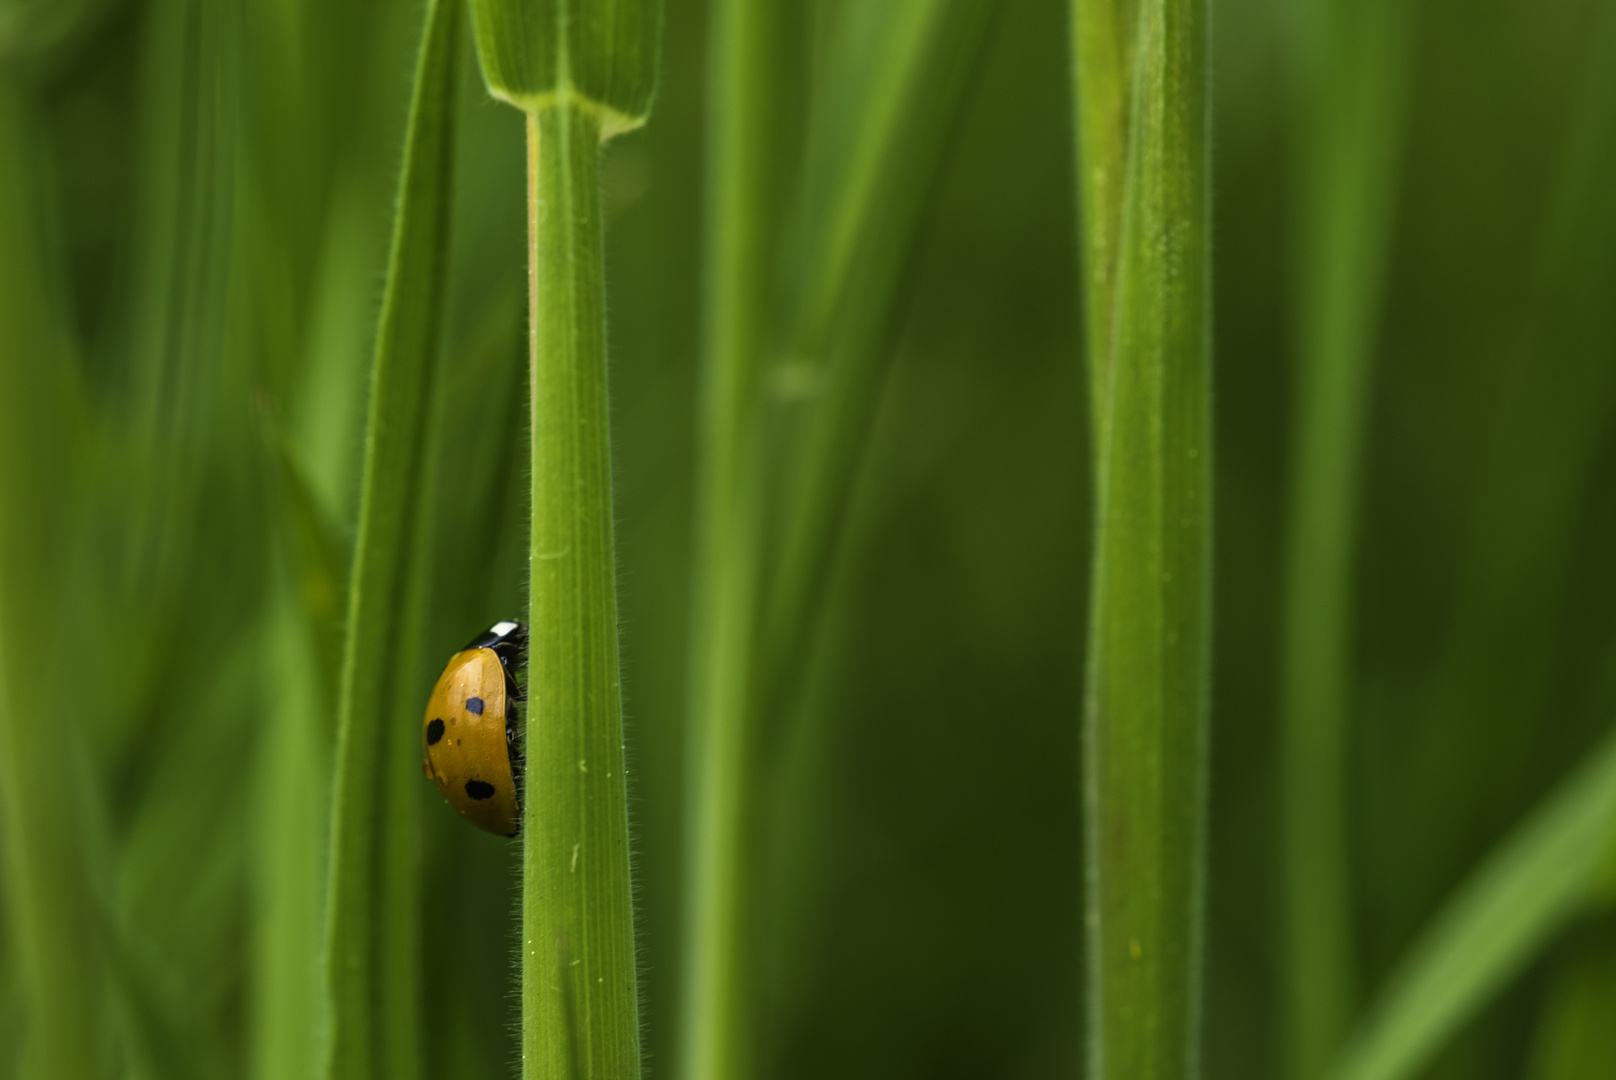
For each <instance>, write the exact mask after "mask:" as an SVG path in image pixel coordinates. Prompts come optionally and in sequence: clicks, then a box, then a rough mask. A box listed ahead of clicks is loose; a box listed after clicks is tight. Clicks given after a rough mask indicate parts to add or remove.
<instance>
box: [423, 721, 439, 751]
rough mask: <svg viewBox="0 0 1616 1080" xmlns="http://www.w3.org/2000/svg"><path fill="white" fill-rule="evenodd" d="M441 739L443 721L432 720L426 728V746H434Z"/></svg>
mask: <svg viewBox="0 0 1616 1080" xmlns="http://www.w3.org/2000/svg"><path fill="white" fill-rule="evenodd" d="M441 738H443V721H442V720H434V721H432V722H431V723H430V724H428V725H427V726H426V744H427V745H428V746H436V745H438V740H439V739H441Z"/></svg>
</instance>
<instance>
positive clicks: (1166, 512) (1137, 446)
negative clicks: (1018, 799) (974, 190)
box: [1074, 0, 1212, 1078]
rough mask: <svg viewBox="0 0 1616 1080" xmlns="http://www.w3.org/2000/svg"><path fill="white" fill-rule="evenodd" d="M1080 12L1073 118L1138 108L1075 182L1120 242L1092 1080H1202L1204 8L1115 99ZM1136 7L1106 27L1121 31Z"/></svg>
mask: <svg viewBox="0 0 1616 1080" xmlns="http://www.w3.org/2000/svg"><path fill="white" fill-rule="evenodd" d="M1088 2H1091V0H1077V2H1076V6H1075V9H1074V16H1075V17H1074V26H1075V29H1076V32H1077V34H1078V40H1077V58H1078V70H1077V78H1078V84H1079V89H1078V95H1077V96H1078V103H1079V109H1080V110H1081V109H1085V108H1087V107H1089V106H1091V105H1093V104H1094V103H1095V102H1104V101H1109V100H1112V99H1113V98H1116V97H1119V96H1121V97H1126V98H1127V99H1128V100H1130V101H1131V105H1130V113H1131V115H1130V117H1129V122H1128V129H1127V149H1126V159H1125V160H1120V161H1119V160H1104V161H1094V160H1089V161H1085V162H1084V163H1083V171H1082V174H1081V175H1082V176H1083V177H1084V178H1085V183H1086V186H1085V195H1084V198H1083V205H1084V207H1085V209H1086V210H1087V209H1088V208H1091V207H1096V206H1098V207H1100V208H1101V209H1102V210H1103V208H1104V205H1105V200H1104V199H1102V198H1100V196H1099V195H1098V194H1097V193H1096V192H1095V191H1093V190H1092V184H1087V179H1088V178H1091V177H1093V176H1094V175H1096V173H1095V170H1101V171H1102V172H1103V173H1104V174H1105V175H1111V174H1112V173H1113V170H1119V171H1120V175H1122V176H1123V178H1124V180H1123V191H1122V197H1121V200H1120V211H1121V215H1122V221H1121V223H1120V225H1117V224H1116V223H1114V222H1111V221H1108V220H1104V219H1102V220H1093V219H1091V218H1089V217H1085V219H1084V227H1085V228H1086V229H1088V230H1091V231H1092V230H1095V229H1100V230H1107V231H1111V232H1114V233H1115V235H1117V236H1118V237H1119V247H1118V250H1117V252H1116V260H1115V267H1116V269H1115V276H1114V279H1113V278H1103V279H1102V283H1101V285H1100V286H1099V287H1097V288H1093V289H1091V291H1090V293H1089V296H1088V311H1089V317H1090V319H1091V320H1093V319H1099V320H1107V321H1109V323H1110V325H1111V327H1112V333H1111V338H1110V341H1109V342H1108V343H1107V345H1106V347H1107V349H1108V352H1107V353H1105V354H1101V355H1096V356H1094V357H1091V364H1094V365H1097V370H1096V371H1095V374H1094V376H1093V383H1094V386H1095V389H1096V392H1097V393H1098V394H1099V395H1100V399H1099V401H1098V402H1097V403H1096V410H1097V412H1098V414H1099V419H1098V421H1097V423H1098V426H1099V433H1098V438H1097V451H1098V454H1097V476H1096V491H1097V499H1096V510H1095V515H1096V522H1095V524H1096V537H1095V560H1094V578H1093V593H1092V599H1091V604H1092V608H1091V612H1090V620H1091V621H1090V635H1089V655H1088V677H1087V688H1086V697H1087V701H1086V708H1085V716H1084V750H1085V754H1084V758H1085V760H1084V773H1085V775H1084V781H1085V794H1084V801H1085V810H1086V824H1085V829H1086V838H1087V851H1086V856H1085V857H1086V860H1087V871H1086V874H1087V880H1088V893H1089V896H1088V920H1087V921H1088V963H1089V971H1088V995H1089V998H1088V1008H1089V1015H1090V1020H1089V1031H1088V1038H1089V1061H1090V1068H1089V1075H1090V1076H1091V1077H1096V1078H1110V1077H1128V1078H1144V1077H1152V1078H1155V1077H1160V1078H1170V1077H1172V1078H1176V1077H1191V1076H1195V1075H1197V1073H1198V1070H1199V1036H1200V1032H1199V1025H1200V973H1201V956H1200V953H1201V919H1202V910H1201V909H1202V901H1203V893H1204V859H1205V822H1204V816H1205V810H1206V798H1205V788H1206V781H1205V774H1206V756H1207V699H1208V679H1209V665H1210V651H1211V650H1210V629H1211V627H1210V590H1211V569H1212V568H1211V475H1210V463H1211V462H1210V458H1211V430H1210V426H1211V417H1210V376H1211V364H1210V351H1211V343H1210V291H1209V285H1210V274H1209V269H1208V252H1209V238H1210V224H1211V223H1210V219H1209V213H1208V211H1209V205H1208V204H1209V196H1208V181H1209V175H1208V173H1209V164H1208V141H1207V140H1208V131H1207V125H1208V85H1207V21H1206V6H1205V4H1204V3H1200V2H1198V0H1144V2H1142V3H1140V4H1139V5H1138V6H1137V8H1136V9H1135V10H1134V12H1133V13H1132V14H1131V15H1129V16H1128V17H1129V18H1131V19H1133V20H1136V21H1134V22H1133V24H1132V26H1131V27H1129V29H1131V31H1132V38H1131V40H1130V41H1128V42H1127V46H1126V49H1125V52H1126V54H1127V55H1129V56H1131V58H1132V70H1131V71H1128V72H1126V73H1125V74H1121V73H1117V74H1116V77H1118V78H1124V77H1125V78H1128V79H1130V80H1131V84H1130V86H1129V87H1128V89H1127V91H1126V93H1124V92H1123V91H1122V89H1121V88H1120V87H1111V88H1096V87H1092V86H1090V87H1086V88H1085V82H1086V81H1087V80H1089V79H1092V78H1096V77H1107V74H1108V71H1109V69H1106V68H1104V67H1102V68H1101V69H1100V70H1097V71H1089V72H1085V71H1084V69H1083V58H1084V57H1085V56H1087V55H1089V52H1090V51H1092V50H1093V49H1096V48H1100V47H1102V46H1105V45H1107V44H1109V43H1105V42H1100V43H1091V42H1088V41H1086V40H1085V37H1084V35H1085V34H1086V33H1087V32H1089V31H1091V30H1092V29H1093V27H1094V26H1095V25H1096V18H1097V16H1096V15H1095V13H1093V12H1085V10H1084V8H1085V4H1086V3H1088ZM1125 7H1126V6H1125V5H1119V6H1116V7H1115V8H1114V9H1113V10H1112V11H1111V12H1110V13H1108V14H1107V15H1106V16H1105V18H1107V19H1110V20H1112V21H1113V22H1114V23H1115V25H1117V26H1119V27H1124V26H1126V25H1127V24H1126V23H1124V22H1123V21H1122V20H1123V18H1124V15H1125V11H1124V8H1125ZM1101 21H1104V20H1101ZM1087 118H1088V117H1087V113H1083V114H1082V115H1080V117H1079V124H1080V125H1081V124H1082V123H1084V122H1085V121H1086V120H1087ZM1100 122H1101V123H1103V122H1104V118H1103V117H1102V118H1101V119H1100ZM1092 243H1093V241H1091V245H1092ZM1090 251H1091V257H1092V252H1093V248H1092V246H1091V249H1090ZM1088 272H1089V274H1090V282H1091V284H1092V283H1093V282H1094V280H1095V279H1094V274H1095V270H1094V269H1093V268H1092V267H1091V268H1090V270H1089V271H1088ZM1108 302H1109V303H1110V304H1112V305H1113V307H1112V308H1111V309H1110V311H1109V314H1108V311H1107V308H1106V307H1105V305H1106V304H1107V303H1108ZM1107 356H1108V357H1109V359H1106V357H1107Z"/></svg>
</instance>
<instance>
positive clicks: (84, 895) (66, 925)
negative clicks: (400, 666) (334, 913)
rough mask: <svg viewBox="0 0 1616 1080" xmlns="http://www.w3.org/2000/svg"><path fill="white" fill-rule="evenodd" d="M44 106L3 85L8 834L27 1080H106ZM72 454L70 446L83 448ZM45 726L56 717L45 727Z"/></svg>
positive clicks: (2, 775)
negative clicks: (72, 665)
mask: <svg viewBox="0 0 1616 1080" xmlns="http://www.w3.org/2000/svg"><path fill="white" fill-rule="evenodd" d="M38 130H39V129H38V126H37V117H36V114H35V112H34V100H33V98H32V96H31V93H30V91H29V90H28V89H26V88H24V87H22V86H19V85H18V84H17V83H16V82H15V81H13V79H12V77H11V74H10V73H9V72H0V826H3V829H4V833H3V837H4V845H3V847H4V856H5V873H4V883H3V884H4V888H5V892H6V897H5V906H6V915H7V921H8V923H9V927H8V929H9V932H10V938H11V940H10V943H9V949H8V951H9V953H10V956H11V958H12V960H13V963H14V964H15V970H16V971H17V975H18V978H19V981H20V983H21V986H22V989H23V995H24V999H25V1003H26V1004H25V1008H26V1011H27V1020H26V1024H27V1028H26V1031H27V1034H26V1036H25V1039H26V1042H25V1046H24V1047H23V1049H22V1054H21V1058H20V1062H19V1075H24V1076H49V1077H53V1078H61V1080H87V1078H89V1077H95V1076H100V1075H103V1073H104V1068H105V1064H106V1062H105V1060H104V1059H103V1054H104V1052H105V1050H106V1048H107V1043H108V1041H109V1040H108V1038H107V1018H106V1010H105V1008H104V1000H103V997H102V995H103V983H102V974H103V963H102V959H103V958H102V951H101V945H100V942H99V940H98V938H99V935H98V934H97V932H96V928H97V926H98V925H99V922H100V920H99V919H98V918H97V915H98V913H97V911H96V909H95V903H94V900H93V898H92V894H91V888H90V866H89V863H88V861H87V860H88V857H89V852H88V851H87V847H88V837H87V829H86V827H85V826H86V822H85V817H86V812H87V808H88V806H89V805H90V803H89V800H88V798H87V796H86V792H87V791H88V790H89V782H90V777H89V775H88V772H87V770H88V760H87V758H86V757H85V747H84V746H83V744H82V742H81V739H82V737H83V736H82V732H81V731H80V728H79V724H78V710H75V709H66V710H57V712H56V713H51V712H48V711H47V712H45V713H42V712H41V700H40V694H41V688H43V687H52V686H58V687H65V686H68V685H70V683H69V681H68V680H71V679H72V678H73V673H72V672H71V671H70V670H65V669H63V668H62V666H61V662H62V660H63V659H64V658H65V655H66V654H64V652H63V650H62V649H61V648H60V642H61V641H62V635H63V634H65V633H67V632H69V631H70V630H71V629H72V627H70V626H69V625H67V623H66V622H65V621H64V619H63V614H64V612H63V610H62V607H63V598H64V597H65V595H66V592H65V589H64V587H63V586H64V577H65V574H66V573H67V571H68V569H69V568H68V565H67V561H66V559H65V558H64V556H63V551H62V548H63V542H64V540H65V539H67V538H68V537H69V536H70V534H71V531H72V528H73V522H74V518H75V514H74V505H73V494H74V485H73V479H74V478H73V476H72V474H71V472H70V471H69V469H68V467H67V461H68V459H69V458H70V457H71V455H70V453H64V452H62V449H63V448H62V447H61V445H59V441H58V439H59V436H61V435H63V434H65V433H66V432H67V431H69V430H71V429H70V428H68V425H67V424H66V422H65V421H66V417H67V415H68V413H69V410H68V396H67V392H66V391H67V389H68V387H69V385H70V384H69V381H68V376H69V374H70V373H71V371H72V368H71V366H70V363H69V358H70V353H69V350H68V347H67V342H66V341H65V340H64V339H63V338H62V337H61V336H60V335H61V329H60V327H59V326H58V325H57V324H56V322H55V319H54V315H55V314H56V313H57V312H58V310H59V309H58V307H57V305H56V304H54V303H53V302H52V299H53V298H52V295H51V292H50V290H49V287H48V285H47V283H48V282H49V281H51V280H52V279H53V274H52V273H51V272H50V267H51V263H50V262H49V261H47V259H46V256H45V245H44V243H43V232H44V226H43V224H42V223H43V222H44V220H45V219H46V215H45V214H44V213H43V207H44V205H45V203H44V200H43V199H42V198H41V197H40V192H39V190H38V179H39V177H38V176H37V175H36V173H35V170H36V168H37V165H38V163H39V161H40V159H41V153H42V151H41V147H40V143H39V141H38V139H37V135H38ZM69 445H71V444H69ZM42 715H49V716H51V717H52V719H51V722H49V723H43V722H41V717H42Z"/></svg>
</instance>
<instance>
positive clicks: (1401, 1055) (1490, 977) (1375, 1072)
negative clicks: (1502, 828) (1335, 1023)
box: [1328, 735, 1616, 1080]
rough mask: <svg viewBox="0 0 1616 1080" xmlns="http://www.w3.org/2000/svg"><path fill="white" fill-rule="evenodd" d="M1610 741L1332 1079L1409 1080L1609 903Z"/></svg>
mask: <svg viewBox="0 0 1616 1080" xmlns="http://www.w3.org/2000/svg"><path fill="white" fill-rule="evenodd" d="M1613 834H1616V735H1612V736H1607V737H1606V738H1605V741H1604V742H1603V743H1601V744H1600V746H1599V747H1598V748H1597V749H1595V750H1594V751H1593V752H1592V753H1591V754H1590V755H1589V758H1588V760H1587V761H1586V762H1584V763H1583V764H1582V765H1581V766H1580V767H1579V768H1578V769H1577V771H1576V772H1575V773H1573V774H1572V775H1571V776H1570V777H1568V778H1567V779H1566V780H1565V781H1564V782H1563V783H1562V784H1561V786H1560V787H1559V789H1557V790H1556V791H1555V792H1553V793H1552V794H1551V795H1550V796H1549V797H1548V798H1547V799H1546V800H1544V802H1543V803H1542V805H1540V806H1539V807H1538V809H1537V810H1535V811H1534V812H1533V813H1532V815H1531V816H1530V817H1529V818H1528V819H1527V820H1526V821H1524V822H1523V823H1522V824H1521V825H1520V826H1519V827H1518V828H1517V829H1516V830H1515V832H1514V833H1513V834H1511V835H1510V836H1509V837H1508V838H1506V839H1505V840H1504V842H1503V843H1502V844H1501V845H1500V846H1499V848H1498V849H1497V851H1496V852H1495V853H1494V854H1492V855H1491V856H1489V857H1488V859H1487V861H1486V862H1485V863H1483V864H1482V865H1481V866H1480V867H1479V868H1478V869H1477V870H1476V871H1475V873H1473V874H1472V875H1471V876H1470V878H1469V879H1468V880H1467V881H1466V882H1465V883H1464V884H1462V885H1461V886H1460V887H1459V889H1458V891H1457V893H1456V894H1455V895H1454V897H1453V898H1452V899H1451V900H1450V901H1449V902H1448V903H1447V904H1446V905H1445V906H1444V907H1443V909H1442V910H1441V911H1440V912H1439V913H1438V914H1437V916H1436V918H1435V920H1434V921H1433V922H1432V924H1431V926H1430V928H1429V929H1427V930H1426V931H1425V932H1424V933H1423V934H1422V935H1421V936H1420V939H1419V941H1418V942H1417V943H1416V944H1415V945H1414V947H1413V948H1412V949H1411V951H1410V953H1409V955H1408V957H1407V959H1406V960H1405V961H1404V962H1403V964H1402V965H1401V967H1400V968H1399V969H1398V971H1397V972H1396V973H1395V974H1393V976H1392V977H1391V979H1390V981H1389V982H1388V984H1387V986H1386V989H1385V990H1384V991H1383V992H1382V993H1381V994H1380V995H1379V998H1378V1000H1377V1002H1376V1004H1375V1005H1374V1006H1373V1008H1372V1009H1371V1012H1370V1014H1369V1016H1368V1018H1367V1019H1366V1020H1365V1021H1364V1022H1363V1024H1362V1025H1361V1026H1360V1027H1359V1029H1358V1031H1357V1032H1356V1033H1355V1034H1354V1035H1353V1036H1352V1037H1351V1039H1350V1040H1349V1041H1348V1043H1347V1045H1346V1046H1345V1048H1344V1049H1343V1050H1342V1053H1341V1055H1340V1057H1339V1058H1337V1060H1336V1061H1335V1063H1334V1065H1333V1066H1332V1067H1331V1068H1330V1070H1329V1072H1328V1076H1329V1077H1330V1080H1396V1078H1398V1077H1406V1076H1412V1075H1414V1074H1415V1072H1416V1071H1417V1070H1418V1069H1419V1068H1420V1066H1421V1065H1422V1064H1424V1063H1425V1061H1427V1060H1428V1059H1429V1057H1430V1055H1431V1054H1432V1053H1433V1052H1434V1051H1436V1050H1437V1049H1438V1048H1439V1047H1440V1046H1441V1045H1442V1041H1443V1039H1444V1038H1446V1037H1447V1036H1448V1035H1449V1034H1450V1033H1451V1032H1452V1031H1453V1030H1454V1028H1455V1027H1457V1026H1458V1025H1459V1024H1460V1023H1461V1022H1462V1021H1463V1020H1464V1019H1465V1018H1466V1017H1468V1016H1469V1015H1471V1013H1473V1012H1474V1011H1475V1009H1476V1008H1478V1007H1479V1006H1480V1005H1482V1004H1484V1003H1485V1002H1486V1001H1487V1000H1488V999H1489V998H1490V997H1491V996H1492V995H1493V994H1494V993H1495V992H1496V991H1497V990H1498V989H1499V988H1500V987H1501V986H1502V985H1503V984H1504V983H1505V982H1506V981H1508V980H1509V979H1510V978H1511V977H1512V976H1513V975H1515V974H1516V973H1517V972H1518V971H1520V969H1521V968H1522V967H1523V966H1525V964H1526V963H1527V962H1528V961H1530V960H1531V959H1532V957H1533V956H1535V955H1536V954H1537V951H1538V949H1540V948H1541V947H1542V946H1543V944H1544V943H1545V942H1546V941H1548V940H1549V938H1550V937H1552V936H1553V935H1554V934H1555V933H1556V932H1558V931H1559V930H1560V929H1561V928H1562V927H1563V926H1564V925H1565V924H1566V922H1567V921H1568V920H1569V919H1570V918H1572V917H1573V916H1575V915H1576V914H1578V913H1579V912H1582V911H1585V910H1587V909H1588V907H1589V904H1590V901H1593V900H1599V899H1607V897H1606V896H1605V893H1607V892H1608V888H1609V882H1608V880H1607V875H1608V870H1609V863H1608V860H1609V858H1610V852H1611V850H1612V843H1613V841H1612V837H1613Z"/></svg>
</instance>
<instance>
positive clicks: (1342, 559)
mask: <svg viewBox="0 0 1616 1080" xmlns="http://www.w3.org/2000/svg"><path fill="white" fill-rule="evenodd" d="M1292 18H1293V21H1294V23H1295V26H1294V28H1293V29H1294V33H1293V35H1292V40H1291V46H1292V51H1293V56H1292V62H1293V65H1294V68H1295V71H1294V78H1293V86H1294V89H1295V95H1296V98H1297V101H1298V106H1297V109H1296V121H1295V124H1294V127H1295V132H1296V141H1297V146H1298V148H1299V149H1298V152H1297V155H1296V161H1295V172H1296V177H1295V190H1296V193H1297V194H1296V217H1297V234H1298V240H1297V244H1296V259H1295V265H1296V267H1297V284H1296V298H1295V306H1296V312H1297V314H1296V323H1297V328H1298V329H1297V346H1296V348H1297V361H1298V366H1299V378H1298V383H1299V387H1300V389H1299V393H1298V399H1297V404H1296V411H1295V417H1296V420H1295V429H1294V434H1293V438H1294V440H1295V446H1296V451H1295V462H1296V464H1295V467H1294V471H1293V472H1292V475H1291V478H1290V522H1289V538H1288V551H1287V556H1286V577H1285V586H1286V588H1285V630H1284V634H1285V637H1284V642H1285V654H1284V661H1283V668H1282V682H1283V697H1282V701H1283V709H1282V725H1281V747H1282V750H1281V761H1282V764H1281V777H1280V786H1281V791H1282V792H1283V796H1282V808H1281V812H1280V821H1281V823H1282V829H1281V832H1282V837H1281V839H1282V843H1283V851H1284V871H1283V878H1282V881H1283V888H1284V905H1283V912H1284V917H1283V919H1282V921H1281V925H1282V927H1283V930H1282V933H1283V939H1282V942H1281V956H1282V973H1283V986H1284V1007H1285V1023H1284V1028H1283V1042H1284V1047H1285V1051H1284V1073H1285V1075H1287V1076H1289V1077H1291V1078H1292V1080H1311V1078H1315V1077H1317V1076H1319V1075H1320V1073H1321V1072H1322V1070H1323V1069H1324V1068H1325V1066H1326V1065H1327V1064H1328V1063H1329V1061H1330V1058H1331V1056H1332V1055H1333V1054H1334V1053H1335V1051H1336V1050H1337V1049H1338V1048H1339V1046H1340V1042H1341V1039H1342V1038H1343V1037H1344V1036H1345V1034H1346V1031H1347V1027H1348V1025H1349V1023H1350V1022H1351V1018H1352V1013H1353V1009H1354V1007H1355V998H1356V985H1357V977H1356V973H1355V971H1354V964H1353V959H1352V958H1353V947H1352V936H1351V919H1350V912H1351V903H1352V895H1353V893H1352V887H1351V876H1350V874H1349V870H1348V863H1349V860H1348V853H1347V824H1346V779H1347V774H1346V770H1347V763H1348V761H1349V760H1350V757H1351V755H1350V753H1349V752H1348V745H1347V728H1348V723H1347V720H1348V716H1349V714H1350V709H1351V697H1350V694H1349V687H1350V672H1351V667H1352V663H1351V662H1352V652H1351V649H1350V646H1349V642H1350V641H1351V636H1352V592H1353V590H1352V580H1353V556H1354V551H1355V546H1356V545H1355V538H1356V536H1357V531H1358V529H1357V507H1358V494H1359V486H1360V483H1359V471H1360V470H1359V461H1360V458H1361V456H1362V455H1361V447H1362V443H1363V441H1364V437H1365V416H1364V414H1365V410H1366V407H1367V401H1368V387H1369V382H1370V371H1371V362H1372V359H1373V352H1374V347H1375V343H1376V333H1375V330H1376V326H1377V323H1378V312H1379V307H1380V292H1381V283H1382V280H1383V278H1384V275H1385V266H1386V260H1387V247H1388V244H1389V235H1390V229H1391V217H1392V214H1391V209H1392V207H1391V202H1392V187H1393V184H1394V181H1395V179H1396V169H1395V165H1396V159H1397V144H1398V141H1399V137H1400V132H1401V126H1402V125H1401V123H1400V120H1401V114H1402V97H1403V89H1402V87H1403V83H1404V82H1405V81H1406V79H1405V75H1406V68H1407V66H1408V65H1407V56H1406V54H1407V51H1408V50H1407V44H1408V37H1409V27H1408V23H1409V20H1410V8H1409V5H1407V4H1404V3H1399V2H1397V0H1372V2H1370V3H1355V2H1341V0H1303V2H1301V3H1298V4H1296V5H1294V10H1293V11H1292Z"/></svg>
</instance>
